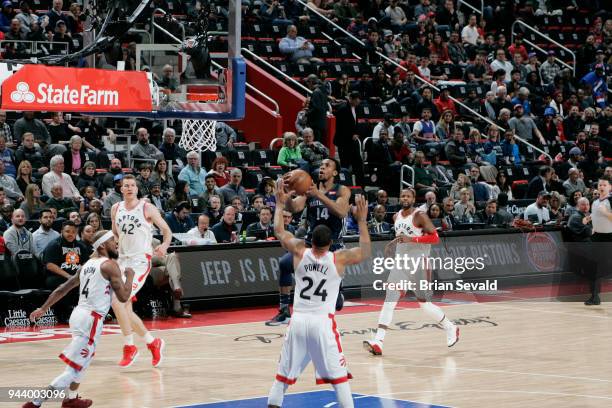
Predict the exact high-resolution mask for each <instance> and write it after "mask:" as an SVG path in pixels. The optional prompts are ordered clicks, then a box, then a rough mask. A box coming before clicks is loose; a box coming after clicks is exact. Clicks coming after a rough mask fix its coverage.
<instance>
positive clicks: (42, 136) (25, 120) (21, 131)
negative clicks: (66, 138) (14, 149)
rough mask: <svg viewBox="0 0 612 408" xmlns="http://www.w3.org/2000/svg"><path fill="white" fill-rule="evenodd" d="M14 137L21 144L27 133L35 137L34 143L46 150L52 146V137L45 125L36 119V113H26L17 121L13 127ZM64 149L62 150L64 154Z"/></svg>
mask: <svg viewBox="0 0 612 408" xmlns="http://www.w3.org/2000/svg"><path fill="white" fill-rule="evenodd" d="M13 129H14V136H15V140H16V141H17V143H21V141H22V136H24V135H25V133H30V134H32V135H33V137H34V141H35V142H36V143H38V144H39V145H40V147H41V148H42V149H44V150H46V149H47V147H48V146H49V145H50V144H51V136H50V135H49V131H48V130H47V127H46V126H45V124H44V123H43V122H42V121H41V120H39V119H36V118H34V112H31V111H24V112H23V117H22V118H20V119H17V120H16V121H15V124H14V125H13ZM63 150H64V149H62V152H63Z"/></svg>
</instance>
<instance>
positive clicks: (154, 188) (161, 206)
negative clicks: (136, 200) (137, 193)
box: [147, 181, 168, 214]
mask: <svg viewBox="0 0 612 408" xmlns="http://www.w3.org/2000/svg"><path fill="white" fill-rule="evenodd" d="M147 198H148V199H149V201H150V202H151V204H153V205H154V206H155V208H157V209H158V210H159V212H160V213H162V214H163V213H165V212H166V210H167V208H168V207H167V206H166V199H165V198H164V197H163V196H162V195H161V187H160V185H159V183H158V182H156V181H154V182H152V183H151V188H150V190H149V196H148V197H147Z"/></svg>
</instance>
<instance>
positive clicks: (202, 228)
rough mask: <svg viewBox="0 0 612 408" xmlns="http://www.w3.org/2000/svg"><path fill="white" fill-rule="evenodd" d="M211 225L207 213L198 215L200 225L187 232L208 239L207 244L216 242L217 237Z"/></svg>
mask: <svg viewBox="0 0 612 408" xmlns="http://www.w3.org/2000/svg"><path fill="white" fill-rule="evenodd" d="M209 227H210V218H209V217H208V215H206V214H201V215H200V216H199V217H198V225H197V226H195V227H193V228H192V229H190V230H189V231H188V232H187V233H188V234H189V235H192V236H193V237H195V238H198V239H204V240H206V241H207V242H206V243H207V244H216V243H217V239H216V238H215V234H214V233H213V232H212V230H211V229H210V228H209Z"/></svg>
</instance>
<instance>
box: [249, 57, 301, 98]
mask: <svg viewBox="0 0 612 408" xmlns="http://www.w3.org/2000/svg"><path fill="white" fill-rule="evenodd" d="M240 51H242V52H243V53H245V52H246V53H247V54H249V55H250V56H252V57H253V58H255V59H256V60H258V61H261V62H262V63H263V64H264V65H265V66H266V67H268V68H270V69H271V70H273V71H274V72H276V73H277V74H280V75H281V76H282V77H283V78H285V79H286V80H288V81H289V82H291V83H292V84H294V85H296V86H297V87H298V88H300V89H302V90H303V91H304V92H306V93H307V94H308V95H310V94H311V93H312V91H311V90H310V89H308V88H306V87H305V86H304V85H302V84H300V83H299V82H298V81H296V80H295V79H293V78H291V77H290V76H289V75H287V74H285V73H284V72H283V71H281V70H280V69H278V68H276V67H275V66H274V65H272V64H270V63H269V62H268V61H266V60H264V59H263V58H261V57H260V56H259V55H257V54H255V53H254V52H252V51H251V50H249V49H248V48H241V49H240Z"/></svg>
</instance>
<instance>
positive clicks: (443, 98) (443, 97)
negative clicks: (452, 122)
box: [434, 85, 457, 116]
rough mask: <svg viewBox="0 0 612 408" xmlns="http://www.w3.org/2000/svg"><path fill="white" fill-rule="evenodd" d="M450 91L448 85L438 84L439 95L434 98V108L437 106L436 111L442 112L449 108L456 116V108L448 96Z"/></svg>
mask: <svg viewBox="0 0 612 408" xmlns="http://www.w3.org/2000/svg"><path fill="white" fill-rule="evenodd" d="M449 94H450V91H449V90H448V86H446V85H442V86H440V97H439V98H437V99H435V100H434V104H435V105H436V108H438V112H444V111H445V110H450V111H452V112H453V116H457V110H456V109H455V102H453V101H452V100H451V99H450V98H449Z"/></svg>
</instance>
